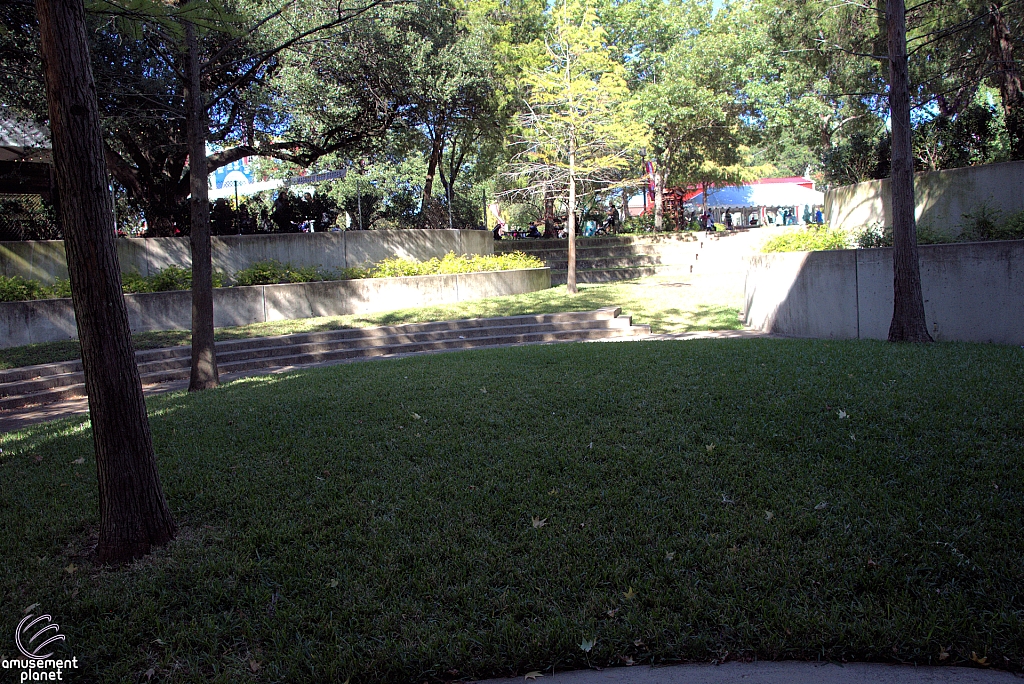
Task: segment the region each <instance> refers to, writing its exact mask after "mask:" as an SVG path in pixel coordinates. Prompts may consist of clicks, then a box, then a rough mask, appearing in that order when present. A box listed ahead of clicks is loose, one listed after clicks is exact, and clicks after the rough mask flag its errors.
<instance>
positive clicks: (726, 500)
mask: <svg viewBox="0 0 1024 684" xmlns="http://www.w3.org/2000/svg"><path fill="white" fill-rule="evenodd" d="M722 503H724V504H728V505H732V504H734V503H736V502H735V501H733V500H732V499H730V498H729V497H728V496H726V495H725V494H723V495H722Z"/></svg>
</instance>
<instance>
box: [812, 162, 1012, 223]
mask: <svg viewBox="0 0 1024 684" xmlns="http://www.w3.org/2000/svg"><path fill="white" fill-rule="evenodd" d="M914 198H915V205H916V211H915V215H916V217H917V222H918V225H920V226H922V227H928V228H930V229H931V230H934V231H936V232H939V233H943V234H946V235H952V236H955V235H959V234H960V233H961V230H962V224H963V222H964V218H963V216H964V214H969V213H972V212H975V211H977V210H978V209H980V208H981V207H982V205H987V206H989V207H991V208H993V209H998V210H999V211H1001V212H1003V214H1004V215H1008V214H1015V213H1017V212H1020V211H1024V161H1014V162H1006V163H1003V164H986V165H984V166H969V167H966V168H962V169H948V170H946V171H932V172H927V173H918V174H914ZM891 205H892V189H891V188H890V182H889V179H885V180H875V181H866V182H864V183H857V184H855V185H844V186H842V187H839V188H832V189H831V190H828V191H827V192H826V193H825V217H826V219H827V220H828V222H829V224H830V225H832V226H833V227H836V228H842V229H843V230H856V229H860V228H863V227H865V226H869V225H871V224H873V223H879V224H881V225H883V226H891V225H892V218H891V217H892V206H891Z"/></svg>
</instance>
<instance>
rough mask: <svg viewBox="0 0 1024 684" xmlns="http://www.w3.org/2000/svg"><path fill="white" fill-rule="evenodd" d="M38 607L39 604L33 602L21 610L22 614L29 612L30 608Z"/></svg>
mask: <svg viewBox="0 0 1024 684" xmlns="http://www.w3.org/2000/svg"><path fill="white" fill-rule="evenodd" d="M38 607H39V604H38V603H33V604H32V605H31V606H29V607H28V608H26V609H25V610H24V611H22V612H23V614H24V615H28V612H29V611H30V610H32V609H33V608H38Z"/></svg>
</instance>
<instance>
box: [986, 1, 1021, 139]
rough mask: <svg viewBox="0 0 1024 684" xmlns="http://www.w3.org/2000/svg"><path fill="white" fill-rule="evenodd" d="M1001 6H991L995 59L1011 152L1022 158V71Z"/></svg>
mask: <svg viewBox="0 0 1024 684" xmlns="http://www.w3.org/2000/svg"><path fill="white" fill-rule="evenodd" d="M1001 5H1002V3H1001V2H992V3H989V6H988V10H989V22H990V23H991V25H992V57H993V61H994V62H995V70H996V79H997V80H998V81H999V94H1000V96H1001V99H1002V101H1003V118H1004V120H1005V121H1006V132H1007V133H1008V134H1009V136H1010V148H1011V152H1012V154H1013V158H1014V159H1021V158H1024V91H1022V89H1021V77H1020V71H1019V70H1018V69H1017V63H1016V62H1015V61H1014V60H1013V38H1012V36H1011V34H1010V27H1009V26H1008V25H1007V23H1006V17H1005V16H1003V12H1002V9H1001Z"/></svg>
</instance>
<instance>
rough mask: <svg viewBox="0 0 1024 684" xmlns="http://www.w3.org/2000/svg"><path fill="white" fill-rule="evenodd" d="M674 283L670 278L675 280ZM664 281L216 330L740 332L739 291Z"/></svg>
mask: <svg viewBox="0 0 1024 684" xmlns="http://www.w3.org/2000/svg"><path fill="white" fill-rule="evenodd" d="M670 280H671V279H670ZM663 281H664V279H658V278H645V279H640V280H635V281H629V282H619V283H601V284H593V285H581V286H580V291H579V293H578V294H577V295H575V296H574V295H570V294H568V293H566V291H565V286H564V285H562V286H559V287H553V288H551V289H548V290H541V291H540V292H530V293H527V294H522V295H513V296H510V297H494V298H491V299H479V300H475V301H468V302H460V303H459V304H452V305H449V306H430V307H422V308H417V309H400V310H398V311H386V312H382V313H374V314H361V315H350V316H331V317H324V318H303V319H298V320H293V321H274V322H271V323H254V324H252V325H245V326H241V327H237V328H218V329H217V331H216V338H217V339H218V340H239V339H246V338H250V337H265V336H270V335H288V334H291V333H302V332H313V331H319V330H338V329H340V328H367V327H371V326H377V325H400V324H402V323H422V322H430V321H445V320H451V319H456V318H486V317H492V316H516V315H519V314H532V313H556V312H561V311H585V310H589V309H597V308H599V307H604V306H621V307H622V309H623V311H624V312H625V313H627V314H632V315H633V317H634V318H633V322H634V323H649V324H650V325H651V329H652V330H653V331H654V332H658V333H662V332H689V331H695V330H735V329H738V328H740V327H741V325H740V322H739V311H740V300H741V299H742V293H740V294H739V296H737V294H736V293H735V292H731V291H723V290H722V289H721V288H719V287H714V286H707V285H706V284H705V285H694V284H690V283H682V282H679V283H671V284H670V285H667V286H666V285H664V284H663ZM132 339H133V340H134V342H135V348H136V349H158V348H160V347H173V346H177V345H182V344H189V343H191V341H192V334H191V332H190V331H188V330H169V331H161V332H146V333H138V334H136V335H133V336H132ZM80 355H81V351H80V348H79V346H78V341H77V340H67V341H63V342H44V343H41V344H30V345H25V346H22V347H11V348H9V349H0V370H2V369H6V368H17V367H20V366H31V365H34V364H38V363H53V362H55V361H67V360H70V359H77V358H79V356H80Z"/></svg>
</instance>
